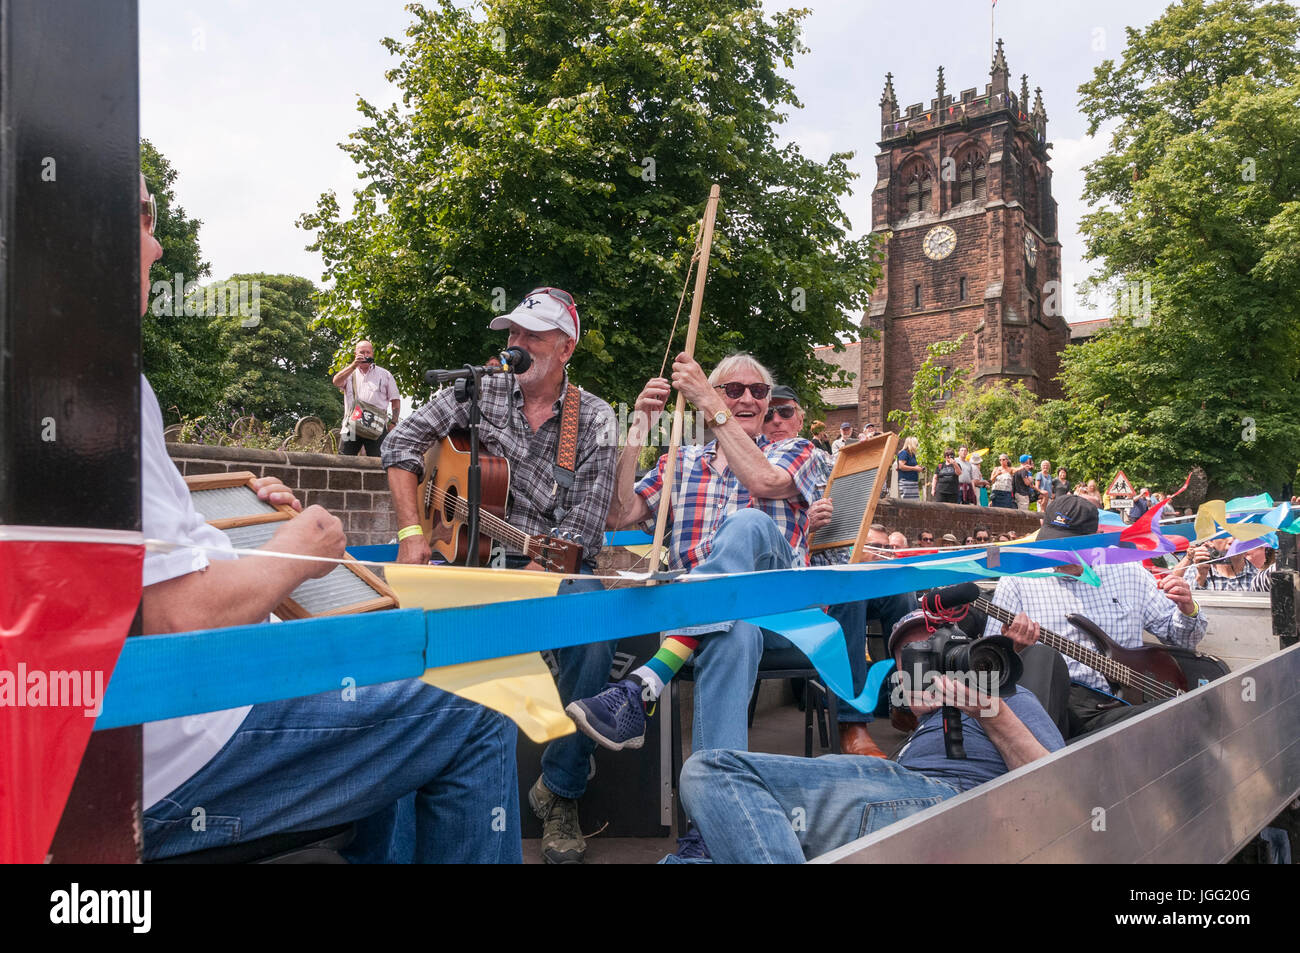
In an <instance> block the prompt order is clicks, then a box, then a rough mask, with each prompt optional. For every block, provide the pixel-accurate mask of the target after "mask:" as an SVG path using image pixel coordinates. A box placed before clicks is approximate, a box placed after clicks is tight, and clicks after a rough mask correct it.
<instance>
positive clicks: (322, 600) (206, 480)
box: [185, 470, 397, 619]
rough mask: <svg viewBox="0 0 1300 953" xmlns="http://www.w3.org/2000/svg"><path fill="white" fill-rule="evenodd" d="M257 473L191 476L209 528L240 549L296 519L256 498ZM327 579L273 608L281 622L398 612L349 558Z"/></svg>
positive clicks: (393, 599) (378, 583)
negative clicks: (362, 613) (363, 613)
mask: <svg viewBox="0 0 1300 953" xmlns="http://www.w3.org/2000/svg"><path fill="white" fill-rule="evenodd" d="M253 479H254V477H253V474H251V473H249V472H248V471H247V470H240V471H236V472H233V473H203V474H196V475H194V476H187V477H186V478H185V484H186V486H188V487H189V489H190V499H191V500H193V501H194V508H195V509H196V510H198V511H199V513H200V514H201V515H202V516H203V518H204V519H205V520H207V521H208V523H209V524H211V525H212V526H215V527H216V528H217V529H219V530H221V531H222V532H224V533H225V534H226V535H227V536H228V537H230V543H231V545H232V546H234V547H235V548H236V549H257V548H258V547H260V546H262V545H263V544H264V543H265V542H266V541H267V540H269V539H270V538H271V537H272V536H274V535H275V531H276V530H277V529H279V528H280V524H281V523H283V522H284V521H285V520H289V519H293V518H294V517H295V516H297V515H298V513H297V511H295V510H294V509H293V507H291V506H285V505H284V504H278V505H273V504H271V503H267V502H265V501H263V500H260V499H258V497H257V491H256V490H255V489H254V488H253ZM344 559H346V560H348V562H347V563H346V564H342V565H338V566H335V567H334V570H333V571H332V572H330V573H329V575H327V576H322V577H321V578H320V579H308V580H307V581H306V582H304V583H303V584H302V585H300V586H299V587H298V588H297V589H295V590H294V591H293V592H291V593H289V595H288V596H286V597H285V599H284V601H283V602H281V603H280V604H279V605H278V606H276V607H275V614H276V615H277V616H279V617H280V618H281V619H306V618H312V617H315V616H324V615H349V614H352V613H356V612H373V611H375V610H376V609H393V608H396V607H397V596H396V595H395V594H394V593H393V590H391V589H389V588H388V586H386V585H385V584H384V581H383V580H382V579H380V578H379V577H378V576H376V575H375V574H374V573H373V572H371V571H370V570H369V569H367V568H366V567H365V566H361V565H356V564H354V563H355V560H353V559H352V557H351V556H344Z"/></svg>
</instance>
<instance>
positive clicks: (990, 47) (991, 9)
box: [989, 0, 998, 60]
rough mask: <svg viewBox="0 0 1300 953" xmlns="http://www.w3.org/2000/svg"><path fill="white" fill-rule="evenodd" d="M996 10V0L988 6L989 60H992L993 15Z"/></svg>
mask: <svg viewBox="0 0 1300 953" xmlns="http://www.w3.org/2000/svg"><path fill="white" fill-rule="evenodd" d="M997 8H998V0H993V3H992V4H990V5H989V59H990V60H992V59H993V14H994V12H995V11H996V10H997Z"/></svg>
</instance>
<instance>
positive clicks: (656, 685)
mask: <svg viewBox="0 0 1300 953" xmlns="http://www.w3.org/2000/svg"><path fill="white" fill-rule="evenodd" d="M699 644H700V640H699V639H695V638H691V637H690V636H688V635H670V636H668V638H666V639H664V644H663V645H661V646H660V647H659V651H658V652H656V653H655V655H654V658H652V659H650V661H648V662H646V663H645V664H644V665H642V666H641V667H640V668H638V669H637V670H636V671H635V672H633V673H632V678H635V679H637V680H638V681H640V682H641V684H642V685H644V686H645V691H644V692H642V697H643V698H644V699H645V701H647V702H652V701H654V700H655V699H656V698H658V697H659V696H660V695H662V694H663V693H664V686H666V685H667V684H668V683H669V682H671V681H672V680H673V676H674V675H676V674H677V672H678V671H679V670H680V669H681V667H682V666H683V665H685V664H686V660H687V659H688V658H690V657H691V653H692V652H694V651H695V649H696V647H697V646H699Z"/></svg>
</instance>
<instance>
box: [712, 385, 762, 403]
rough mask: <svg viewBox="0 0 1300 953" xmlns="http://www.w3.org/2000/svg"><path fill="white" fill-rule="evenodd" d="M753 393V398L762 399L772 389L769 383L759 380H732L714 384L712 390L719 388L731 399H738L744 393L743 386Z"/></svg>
mask: <svg viewBox="0 0 1300 953" xmlns="http://www.w3.org/2000/svg"><path fill="white" fill-rule="evenodd" d="M746 387H748V388H749V392H750V393H751V394H753V395H754V400H762V399H763V398H764V397H766V396H767V395H768V393H769V392H770V391H771V390H772V386H771V385H770V384H764V383H763V382H762V381H759V382H758V383H757V384H742V383H740V381H732V382H731V383H730V384H714V385H713V389H714V390H720V391H722V392H723V393H724V394H726V395H727V396H728V397H730V398H731V399H732V400H739V399H740V398H741V396H743V395H744V393H745V388H746Z"/></svg>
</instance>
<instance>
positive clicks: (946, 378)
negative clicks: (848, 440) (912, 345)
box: [889, 334, 966, 473]
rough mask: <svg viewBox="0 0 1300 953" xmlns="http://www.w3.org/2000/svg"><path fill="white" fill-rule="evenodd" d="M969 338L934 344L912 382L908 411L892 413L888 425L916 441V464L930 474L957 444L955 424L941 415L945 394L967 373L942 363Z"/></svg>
mask: <svg viewBox="0 0 1300 953" xmlns="http://www.w3.org/2000/svg"><path fill="white" fill-rule="evenodd" d="M965 340H966V335H964V334H963V335H962V336H961V337H959V338H958V339H957V340H955V341H934V342H932V343H931V344H930V345H929V346H928V347H927V348H926V350H927V352H928V353H927V354H926V358H925V360H924V361H922V362H921V366H920V367H919V368H917V370H916V376H914V377H913V378H912V390H911V403H910V409H908V410H891V411H890V412H889V422H890V423H894V424H898V425H899V427H900V428H902V436H903V437H915V438H916V439H917V451H916V460H917V462H918V463H920V464H921V466H923V467H925V468H926V469H927V470H929V471H930V472H931V473H933V472H934V470H935V468H936V467H938V466H939V464H940V462H942V460H943V448H944V446H945V445H951V444H953V443H954V442H955V441H956V439H957V438H956V436H955V431H954V430H953V429H952V426H953V423H952V420H951V419H950V418H948V419H945V416H944V415H943V414H942V413H941V402H942V401H943V400H944V394H946V393H949V392H950V391H953V390H954V388H956V387H957V386H958V385H960V383H961V381H962V378H963V377H964V376H965V374H966V372H965V370H963V369H962V368H950V367H948V366H946V365H945V364H944V362H943V359H944V358H946V357H947V356H948V355H950V354H952V353H954V352H955V351H957V350H958V349H959V348H960V347H961V345H962V342H963V341H965Z"/></svg>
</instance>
